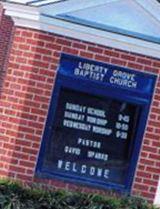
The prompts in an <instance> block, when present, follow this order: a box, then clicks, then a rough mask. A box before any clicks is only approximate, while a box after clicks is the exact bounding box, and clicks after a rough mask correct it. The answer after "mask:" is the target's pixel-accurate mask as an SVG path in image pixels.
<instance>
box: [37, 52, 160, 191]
mask: <svg viewBox="0 0 160 209" xmlns="http://www.w3.org/2000/svg"><path fill="white" fill-rule="evenodd" d="M155 83H156V76H155V75H152V74H147V73H144V72H138V71H135V70H131V69H127V68H123V67H119V66H115V65H110V64H106V63H100V62H96V61H93V60H87V59H84V58H80V57H75V56H71V55H67V54H62V56H61V60H60V65H59V70H58V73H57V78H56V83H55V87H54V91H53V95H52V100H51V104H50V109H49V113H48V119H47V122H46V127H45V131H44V135H43V140H42V145H41V150H40V154H39V159H38V163H37V168H36V175H38V176H39V177H44V178H59V179H62V180H66V181H71V182H74V183H81V184H85V185H86V184H88V185H89V186H96V187H102V188H111V189H115V190H118V191H121V192H128V193H129V192H130V188H131V185H132V181H133V177H134V173H135V169H136V163H137V160H138V155H139V150H140V146H141V142H142V138H143V134H144V129H145V125H146V121H147V116H148V112H149V107H150V104H151V100H152V95H153V92H154V87H155Z"/></svg>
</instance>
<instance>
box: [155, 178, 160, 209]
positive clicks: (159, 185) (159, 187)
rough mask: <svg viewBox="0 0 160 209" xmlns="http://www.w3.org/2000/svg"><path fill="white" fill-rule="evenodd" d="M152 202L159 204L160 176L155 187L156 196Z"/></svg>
mask: <svg viewBox="0 0 160 209" xmlns="http://www.w3.org/2000/svg"><path fill="white" fill-rule="evenodd" d="M154 204H155V205H158V206H160V178H159V184H158V188H157V193H156V197H155V200H154Z"/></svg>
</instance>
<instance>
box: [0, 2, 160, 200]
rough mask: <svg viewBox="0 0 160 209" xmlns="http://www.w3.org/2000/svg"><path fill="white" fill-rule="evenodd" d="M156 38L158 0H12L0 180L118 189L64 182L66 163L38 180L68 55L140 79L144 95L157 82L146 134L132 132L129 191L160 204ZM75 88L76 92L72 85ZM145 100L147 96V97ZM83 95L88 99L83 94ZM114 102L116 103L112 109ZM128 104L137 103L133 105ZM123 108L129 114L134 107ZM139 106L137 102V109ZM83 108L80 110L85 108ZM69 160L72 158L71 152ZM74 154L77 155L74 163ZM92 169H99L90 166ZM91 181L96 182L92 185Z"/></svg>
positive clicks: (1, 21) (3, 27) (159, 43)
mask: <svg viewBox="0 0 160 209" xmlns="http://www.w3.org/2000/svg"><path fill="white" fill-rule="evenodd" d="M95 14H98V15H95ZM159 34H160V5H159V3H158V2H157V1H156V0H152V1H149V0H131V1H128V0H98V1H96V0H92V1H89V0H76V1H75V0H66V1H54V0H49V1H48V0H42V1H28V0H25V1H23V3H22V1H20V0H12V1H7V2H1V5H0V176H1V177H10V178H13V179H18V180H21V181H24V182H30V183H31V182H41V183H45V184H47V185H53V186H55V187H57V188H67V189H80V190H82V191H86V192H87V191H96V192H99V191H100V192H105V191H107V190H108V189H110V188H112V186H113V185H115V186H113V188H115V189H116V188H118V190H119V189H120V186H119V185H118V183H115V182H114V181H113V182H112V183H113V184H110V183H109V184H106V187H105V188H104V187H101V186H99V183H98V181H96V180H97V179H96V178H95V179H96V180H95V182H96V183H97V184H94V179H92V177H91V176H90V177H87V178H85V177H84V178H83V179H82V180H81V181H79V179H81V176H78V175H77V176H76V177H75V179H74V178H73V179H74V180H72V174H71V173H70V179H69V175H68V177H66V172H67V169H68V167H67V166H68V165H69V164H68V165H66V170H65V171H63V172H60V174H57V176H56V175H52V172H51V174H48V175H47V174H46V173H47V172H46V173H45V171H43V169H42V170H41V171H42V172H41V175H39V176H38V175H36V173H38V172H37V171H38V168H37V169H36V167H37V161H38V162H39V164H40V161H41V159H40V158H41V157H40V155H41V154H42V153H45V152H46V151H44V150H43V149H42V147H41V152H40V146H41V142H42V141H45V134H46V133H47V132H46V131H45V130H46V129H47V126H48V127H49V125H50V124H49V122H46V121H49V119H47V118H49V117H50V115H51V114H52V113H53V112H52V111H53V110H52V107H51V106H52V104H53V106H54V99H55V103H56V102H57V100H56V97H55V95H54V94H53V96H52V91H53V92H54V91H55V88H56V85H58V82H57V83H56V84H55V81H56V79H59V77H58V78H56V75H57V72H58V71H57V69H58V68H59V66H61V65H63V58H61V61H60V57H61V54H65V55H64V57H65V56H68V57H69V59H70V61H69V62H71V63H72V59H73V60H74V59H75V60H76V59H78V60H81V59H82V61H80V62H81V63H82V62H83V61H84V63H86V62H88V63H90V65H89V66H91V65H92V67H93V66H94V70H95V69H96V70H97V71H98V70H100V69H101V70H102V69H103V70H104V71H105V69H109V70H110V69H111V70H112V68H115V69H117V70H116V72H117V71H118V72H121V73H122V72H123V75H125V76H126V75H128V76H129V77H128V78H126V79H128V80H127V82H128V88H129V82H131V81H135V80H134V78H135V76H137V77H138V76H139V77H140V80H141V84H140V86H141V87H139V89H143V86H145V82H147V79H151V78H152V77H154V79H155V81H156V82H155V85H152V86H153V88H152V91H151V92H149V93H148V95H149V96H148V98H149V99H150V101H149V105H148V106H147V108H148V109H147V110H146V113H144V115H145V116H144V121H143V120H142V119H143V117H142V116H141V117H142V118H141V122H142V123H144V124H143V125H142V126H141V128H138V127H139V126H140V122H136V126H134V128H133V126H132V128H133V129H135V134H136V129H137V130H138V129H142V130H139V133H140V134H139V135H138V136H139V138H137V141H135V145H134V146H136V144H138V146H137V148H136V152H134V151H132V152H131V155H132V157H133V158H131V159H132V160H133V159H134V161H135V162H134V166H133V169H132V171H131V177H130V187H129V190H127V192H129V193H131V194H132V195H140V196H142V197H144V198H146V199H147V200H149V201H152V202H154V203H155V204H160V79H159V74H160V37H159ZM72 55H73V56H72ZM64 59H65V58H64ZM67 59H68V58H67ZM95 66H100V67H95ZM62 67H64V66H62ZM64 68H65V67H64ZM92 70H93V69H92ZM111 70H110V71H111ZM59 71H60V72H61V71H62V70H59ZM106 72H107V70H106ZM134 73H135V74H134ZM96 75H97V74H96ZM121 75H122V74H121ZM131 77H132V78H131ZM133 77H134V78H133ZM67 79H68V78H67ZM69 81H70V80H69ZM142 81H144V82H142ZM77 82H79V81H78V80H77ZM85 82H87V81H84V83H83V80H82V82H80V83H79V84H78V85H79V86H82V87H83V86H85V85H86V84H85ZM73 83H74V81H73ZM90 84H91V86H90V87H89V86H88V87H85V88H86V89H87V88H88V91H89V88H91V87H92V86H93V89H94V88H95V87H94V82H93V83H92V82H91V83H90ZM67 85H69V84H67ZM70 85H71V86H72V82H70ZM95 85H98V84H95ZM79 86H78V87H77V88H79ZM82 87H80V88H82ZM74 88H76V87H74ZM100 88H102V89H103V92H105V91H107V90H108V89H111V92H112V91H113V94H115V98H118V96H116V93H114V90H112V87H100ZM71 89H72V88H71ZM95 89H96V88H95ZM118 89H120V90H118ZM118 89H117V90H116V91H119V93H118V94H117V95H119V97H120V95H121V93H122V94H125V91H126V92H128V94H133V95H134V96H135V97H136V91H135V93H134V91H131V93H129V92H130V91H129V90H125V89H123V88H122V90H121V87H119V88H118ZM147 91H148V90H146V92H147ZM70 94H71V93H70ZM93 94H94V92H93ZM95 94H96V93H95ZM97 94H98V93H97ZM150 94H152V95H150ZM71 95H72V94H71ZM76 95H77V94H76ZM91 95H92V93H91V92H90V94H89V96H88V97H89V98H91V100H90V101H92V97H90V96H91ZM107 95H108V97H109V98H111V96H112V95H109V93H107ZM139 95H141V93H139ZM146 95H147V93H146ZM146 95H144V98H145V99H146V98H147V96H146ZM64 96H65V95H64ZM77 97H78V96H77ZM79 97H80V98H82V100H83V95H82V96H79ZM113 97H114V96H113ZM123 97H125V95H123ZM139 97H140V96H139ZM65 98H66V99H67V97H65ZM76 101H78V100H76ZM93 101H97V100H93ZM109 101H110V100H109ZM116 101H117V100H114V102H113V104H115V103H116ZM126 101H127V99H126ZM131 103H133V104H134V101H133V102H131ZM142 103H143V101H142ZM50 104H51V105H50ZM70 104H71V102H70ZM88 104H89V101H88ZM116 104H117V103H116ZM125 104H126V106H127V105H128V108H130V106H131V104H130V103H127V102H126V103H125ZM138 104H139V100H138V99H137V103H136V105H138ZM83 105H84V104H83ZM49 106H50V110H49ZM90 106H91V105H90ZM141 106H142V110H139V111H142V112H143V111H144V110H143V107H144V106H143V105H141ZM76 107H77V106H76ZM78 107H79V108H81V107H82V105H81V106H78ZM83 107H84V106H83ZM92 108H93V107H92ZM132 109H134V107H132V108H131V110H132ZM48 110H49V111H48ZM96 110H97V109H96ZM129 110H130V109H129ZM136 111H138V110H135V112H136ZM99 112H100V111H99ZM99 114H100V113H99ZM128 114H129V113H128ZM47 115H48V117H47ZM134 115H135V113H133V118H134ZM51 117H52V116H51ZM87 117H88V116H87ZM146 119H147V120H146ZM113 120H114V119H113ZM145 120H146V121H145ZM96 121H97V120H96ZM99 121H101V122H103V121H104V120H102V119H101V120H99ZM137 121H138V119H137ZM96 123H97V122H96ZM106 123H107V122H106ZM125 127H126V126H125ZM105 130H106V129H105ZM130 132H131V131H130ZM68 133H70V131H68ZM108 135H109V134H108ZM120 138H121V137H120ZM122 138H123V137H122ZM49 140H50V139H49ZM133 140H134V137H133ZM93 141H94V140H93ZM84 143H91V140H90V141H89V142H86V141H84ZM99 143H100V142H99ZM86 146H89V145H86ZM90 146H91V145H90ZM92 146H93V145H92ZM95 146H97V147H98V146H99V147H100V144H98V142H97V145H95ZM70 148H71V147H70ZM72 148H73V147H72ZM134 149H135V148H134ZM134 149H133V150H134ZM76 151H77V149H76ZM76 151H75V152H76ZM66 152H67V151H66ZM68 152H69V151H68ZM39 153H40V154H39ZM135 153H136V154H135ZM71 154H73V149H72V151H71ZM101 154H102V153H101ZM134 154H135V155H136V157H135V158H134V156H133V155H134ZM77 155H78V154H77ZM44 156H45V154H44ZM74 156H75V155H74V154H73V155H72V157H73V158H74ZM109 157H110V155H109ZM39 159H40V160H39ZM131 159H130V160H131ZM42 160H43V159H42ZM102 160H104V159H102ZM132 160H131V161H132ZM131 161H130V163H132V162H131ZM61 163H62V162H61ZM91 168H92V170H93V169H94V167H93V166H92V167H91ZM73 170H74V168H73ZM115 174H116V172H115ZM116 175H117V174H116ZM73 176H74V175H73ZM87 179H88V181H87ZM103 181H104V180H103ZM103 181H102V182H103ZM88 182H92V183H91V184H90V185H88ZM87 185H88V186H87ZM97 185H98V186H97ZM111 185H112V186H111ZM117 185H118V186H117ZM120 190H121V189H120ZM122 190H123V189H122ZM124 191H125V190H124Z"/></svg>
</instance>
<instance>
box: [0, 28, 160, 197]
mask: <svg viewBox="0 0 160 209" xmlns="http://www.w3.org/2000/svg"><path fill="white" fill-rule="evenodd" d="M61 52H66V53H70V54H73V55H78V56H82V57H85V58H90V59H94V60H97V61H103V62H107V63H112V64H117V65H120V66H125V67H129V68H134V69H137V70H139V71H148V72H154V73H157V74H159V73H160V60H156V59H153V58H150V57H145V56H140V55H138V54H132V53H130V52H125V51H120V50H117V49H113V48H107V47H103V46H99V45H96V44H91V43H85V42H83V41H79V40H75V39H70V38H67V37H62V36H57V35H54V34H50V33H45V32H41V31H36V30H31V29H26V28H18V27H17V28H15V34H14V37H13V43H12V48H11V53H10V57H9V65H8V70H7V74H6V77H5V81H4V83H3V92H2V95H1V101H0V113H1V115H0V118H1V119H0V168H1V169H0V175H1V176H10V177H12V178H15V179H20V180H21V181H28V182H33V181H41V180H38V179H34V170H35V165H36V161H37V157H38V152H39V148H40V144H41V137H42V133H43V129H44V126H45V120H46V116H47V110H48V107H49V101H50V97H51V92H52V88H53V85H54V80H55V74H56V69H57V66H58V62H59V57H60V53H61ZM142 85H143V84H142ZM159 136H160V79H159V80H158V86H157V88H156V92H155V95H154V100H153V105H152V108H151V113H150V115H149V120H148V125H147V129H146V132H145V137H144V140H143V146H142V150H141V156H140V159H139V163H138V167H137V172H136V177H135V181H134V184H133V189H132V192H133V193H134V194H138V195H142V196H144V197H145V198H147V199H148V200H153V198H154V196H155V191H156V188H157V182H158V176H159V174H160V137H159ZM43 182H46V183H47V184H48V183H49V184H50V185H51V184H52V185H54V186H56V187H66V188H70V189H73V188H74V189H76V188H78V187H77V186H76V185H73V184H69V183H64V182H61V181H56V180H55V181H51V180H46V181H43ZM81 189H82V190H83V191H90V189H87V188H84V187H81ZM93 190H94V189H93ZM93 190H92V191H93ZM94 191H95V190H94Z"/></svg>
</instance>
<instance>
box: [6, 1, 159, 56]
mask: <svg viewBox="0 0 160 209" xmlns="http://www.w3.org/2000/svg"><path fill="white" fill-rule="evenodd" d="M96 1H97V0H96ZM101 1H111V0H101ZM112 1H117V0H112ZM136 1H138V0H136ZM142 1H146V0H142ZM147 1H148V0H147ZM153 1H154V0H153ZM101 3H102V2H101ZM3 5H4V7H5V9H6V11H5V13H6V14H7V15H10V16H11V17H12V18H13V20H14V22H15V25H16V26H21V27H28V28H33V29H37V30H42V31H46V32H51V33H56V34H57V35H58V34H59V35H63V36H68V37H71V38H74V39H79V40H83V41H87V42H91V43H97V44H100V45H104V46H107V47H113V48H117V49H120V50H126V51H129V52H133V53H139V54H143V55H146V56H151V57H155V58H160V44H156V43H152V42H148V41H144V40H140V39H138V38H133V37H129V36H124V35H120V34H116V33H112V32H107V31H102V30H99V29H94V28H90V27H87V26H82V25H79V24H75V23H71V22H66V21H64V20H59V19H56V18H54V17H49V16H43V15H41V14H40V13H39V10H38V8H35V7H31V6H26V5H17V4H11V3H3Z"/></svg>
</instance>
